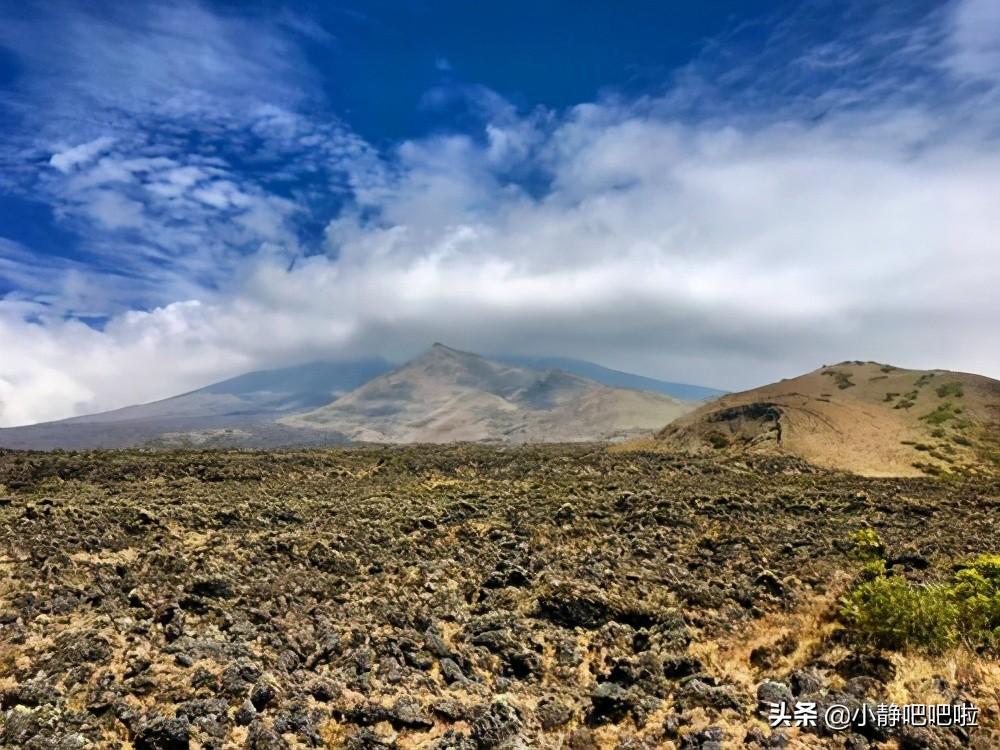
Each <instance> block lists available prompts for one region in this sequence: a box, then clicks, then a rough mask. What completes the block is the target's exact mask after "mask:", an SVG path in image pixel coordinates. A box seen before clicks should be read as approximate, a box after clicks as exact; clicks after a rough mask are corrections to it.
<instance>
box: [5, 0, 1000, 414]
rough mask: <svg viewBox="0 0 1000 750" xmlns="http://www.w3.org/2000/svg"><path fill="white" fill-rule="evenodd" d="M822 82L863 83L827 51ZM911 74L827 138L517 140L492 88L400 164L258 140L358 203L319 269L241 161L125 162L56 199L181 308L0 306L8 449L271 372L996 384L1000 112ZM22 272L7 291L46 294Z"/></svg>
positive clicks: (555, 132) (723, 118) (746, 119)
mask: <svg viewBox="0 0 1000 750" xmlns="http://www.w3.org/2000/svg"><path fill="white" fill-rule="evenodd" d="M975 2H976V0H967V3H969V4H974V3H975ZM963 7H964V6H963ZM959 10H961V9H960V8H957V6H956V12H958V11H959ZM936 22H938V21H936ZM947 28H948V29H951V27H947ZM958 33H959V32H957V31H947V34H946V36H945V37H944V38H943V40H938V41H935V42H933V45H934V46H928V45H931V42H928V41H926V40H927V39H936V38H937V37H935V35H934V34H929V33H928V29H927V28H924V27H921V28H918V29H914V30H913V32H912V36H913V38H915V39H917V40H918V41H912V39H911V41H912V44H913V45H916V46H919V47H920V48H921V49H923V50H924V52H929V51H933V52H935V53H936V56H931V59H930V62H929V67H933V66H935V65H936V64H937V62H936V61H937V60H939V59H947V56H948V55H950V54H952V52H951V51H952V50H953V49H955V45H956V44H957V43H958V42H957V41H956V39H957V37H956V36H955V35H956V34H958ZM963 44H965V45H966V47H965V48H966V49H968V48H969V47H968V43H967V42H963ZM796 59H802V60H804V59H807V56H806V55H805V54H804V53H803V54H801V55H799V56H798V57H797V58H796ZM815 60H818V61H820V62H822V63H823V67H824V68H831V67H832V68H838V69H839V68H841V67H849V66H850V65H852V64H853V63H852V61H851V59H850V58H849V56H844V55H842V54H840V53H838V52H836V51H835V50H834V49H833V48H832V47H826V48H824V49H823V50H821V51H819V52H818V53H817V56H816V57H815ZM817 64H819V63H814V64H813V65H812V67H816V65H817ZM805 67H809V66H805ZM904 69H905V70H904ZM953 70H954V73H953V74H954V75H965V74H963V73H962V72H961V71H962V70H963V69H962V68H960V67H955V68H953ZM898 71H903V72H898ZM689 72H690V71H689ZM904 73H905V76H907V77H906V78H900V79H897V83H898V84H899V85H898V86H895V87H892V86H889V83H890V82H888V81H885V80H881V81H878V82H877V83H876V82H874V81H873V82H872V84H871V88H870V92H871V91H877V92H878V95H877V96H873V95H871V93H869V95H868V97H867V99H866V101H867V106H865V107H858V106H857V96H858V94H859V92H861V91H862V90H863V89H864V86H863V85H862V84H860V83H859V84H858V85H856V86H853V87H852V90H851V91H850V92H848V93H845V94H842V95H840V94H830V93H829V91H828V90H826V89H824V90H823V91H821V92H818V93H817V97H816V99H822V100H823V102H824V106H825V108H826V109H825V112H824V115H823V116H822V117H817V116H815V113H814V112H806V111H804V110H803V108H802V104H801V98H800V96H799V95H798V93H796V94H795V95H794V96H792V97H790V98H789V100H788V101H786V102H784V103H782V104H781V105H780V106H775V107H771V106H770V105H771V104H773V101H771V100H769V107H768V110H769V111H766V112H764V111H747V110H746V109H743V108H741V109H739V110H738V111H732V112H726V111H725V109H724V108H723V107H721V106H720V107H719V108H718V109H716V111H715V112H713V113H712V115H711V116H703V117H691V116H690V114H691V112H690V108H689V107H688V106H687V104H686V102H690V101H692V100H693V99H697V98H702V99H709V98H713V97H718V96H719V95H720V94H719V91H718V90H716V89H714V88H713V87H712V86H710V85H708V84H706V83H705V81H704V77H703V76H698V75H693V76H686V77H685V78H684V80H679V81H676V82H674V84H673V86H672V87H671V88H670V89H669V90H667V91H665V92H664V93H663V94H662V95H659V96H649V97H645V98H643V99H639V100H633V101H629V100H623V99H621V98H611V97H609V98H605V99H601V100H598V101H595V102H592V103H587V104H581V105H579V106H577V107H574V108H571V109H570V110H568V111H565V112H549V111H533V112H528V113H523V112H518V111H517V110H516V109H515V108H514V107H512V106H511V105H510V104H508V103H506V102H505V101H504V100H503V99H501V98H500V97H498V96H496V95H495V94H493V93H492V92H488V91H485V90H482V89H477V88H475V87H472V88H466V89H465V90H464V91H458V92H457V93H454V95H459V96H469V97H470V99H471V105H472V106H473V107H475V108H478V111H480V113H481V120H482V126H481V131H480V132H476V133H465V134H463V133H452V134H437V135H434V136H429V137H426V138H422V139H417V140H410V141H407V142H405V143H401V144H398V145H396V146H394V147H393V148H391V149H388V150H386V151H384V152H383V153H377V152H376V151H375V150H374V149H373V148H371V147H370V146H369V145H368V144H365V143H364V141H363V140H361V139H360V138H358V137H357V136H356V135H353V134H350V133H349V132H348V131H344V130H343V129H340V130H338V131H337V135H336V136H333V135H332V134H331V133H330V131H326V130H323V129H321V128H319V127H317V126H315V125H314V124H312V123H310V122H309V121H308V120H303V119H302V118H301V117H300V116H298V115H295V114H294V113H293V112H289V113H288V115H287V117H286V116H285V115H281V114H278V113H276V112H274V111H271V112H270V113H269V114H268V115H267V117H266V118H265V120H263V121H262V120H260V119H259V118H256V117H255V118H253V119H252V120H250V121H248V124H247V127H257V128H262V132H268V133H272V134H274V133H278V134H281V135H280V136H274V138H275V140H273V141H271V143H272V145H273V146H274V148H275V149H281V148H286V146H285V145H282V144H287V143H288V142H289V141H290V140H295V141H296V143H298V144H300V145H301V144H303V143H304V144H306V147H307V148H309V149H310V150H312V151H314V152H315V153H314V154H313V157H314V158H315V156H316V153H318V154H320V155H321V156H322V158H324V159H329V160H331V161H333V162H335V163H336V164H337V165H339V166H338V169H340V170H341V173H342V174H343V175H344V176H345V177H344V182H342V183H336V184H335V185H334V184H332V183H330V184H328V183H324V186H323V187H322V188H321V187H320V186H319V185H317V184H313V185H312V186H311V188H310V189H311V190H317V191H318V190H321V189H324V190H342V191H344V192H343V200H342V201H341V204H340V205H339V206H338V207H337V208H336V209H335V210H333V211H331V213H330V216H329V217H328V220H327V222H326V231H325V233H324V237H323V238H322V240H321V241H319V242H318V243H317V244H315V245H313V246H309V245H308V243H307V242H305V241H304V240H303V238H302V235H301V233H300V232H298V231H297V228H296V224H295V221H296V218H297V217H298V216H299V215H301V214H302V213H304V212H308V211H310V206H309V200H310V198H311V196H312V195H314V194H313V193H310V195H307V196H299V197H297V198H292V197H285V196H280V195H277V194H275V193H274V192H272V191H271V190H269V189H268V187H267V186H266V185H262V184H259V183H255V182H253V181H250V180H248V179H247V178H246V177H245V176H244V175H241V174H240V173H238V172H237V171H236V170H234V169H232V168H231V167H230V165H228V164H227V163H226V161H225V159H216V160H208V159H207V158H204V155H201V156H199V158H197V159H195V158H193V157H192V156H191V155H190V154H188V155H187V156H186V157H183V158H182V155H177V154H171V155H164V154H159V155H150V154H148V153H146V154H143V155H138V154H132V153H128V152H127V149H125V148H123V147H122V146H121V145H120V144H116V145H115V149H114V150H113V151H110V152H108V151H106V152H105V153H104V154H103V156H102V157H101V159H98V158H97V157H98V156H99V155H100V154H98V153H95V154H93V155H92V156H90V157H89V159H88V160H87V162H86V164H81V167H80V168H78V169H76V170H74V171H73V175H72V177H73V178H80V177H81V176H84V175H87V174H90V173H91V172H97V171H98V170H101V171H100V174H97V175H93V176H92V178H91V180H90V182H88V183H87V184H85V185H83V186H79V185H78V186H76V187H73V188H70V187H69V186H68V183H60V185H61V186H62V187H60V188H59V190H61V191H63V192H59V193H58V195H60V196H62V198H61V199H62V200H64V201H65V202H66V205H67V206H71V205H76V204H75V203H74V202H80V205H81V209H80V210H81V211H85V212H90V215H91V216H92V218H94V219H95V220H96V221H98V222H104V224H107V221H106V220H107V219H110V220H111V222H115V221H117V222H118V226H117V227H113V226H109V227H108V228H109V229H118V230H122V231H124V230H127V229H130V228H135V226H136V225H135V222H139V223H140V225H141V229H142V232H143V233H145V232H151V233H154V234H155V235H156V242H155V247H151V248H147V249H145V250H142V249H137V250H136V252H137V253H139V254H142V253H147V254H148V261H149V262H148V264H147V263H139V264H137V265H136V264H129V263H126V265H125V268H126V269H127V270H128V272H129V273H130V274H134V275H135V277H136V278H144V274H145V273H146V271H147V270H148V269H149V268H150V267H152V266H158V267H161V268H162V267H164V266H166V267H168V268H175V270H176V272H177V277H176V280H175V283H172V284H171V285H170V291H171V294H172V295H173V297H172V298H170V299H166V300H164V301H163V302H162V303H158V304H154V305H149V306H147V307H146V308H145V309H133V310H128V311H117V312H115V313H114V314H112V315H110V316H109V319H108V320H107V322H106V323H105V325H104V326H103V328H101V329H100V330H96V329H94V328H92V327H89V326H86V325H84V324H83V323H81V322H79V321H78V320H77V319H75V317H74V316H73V315H72V314H66V310H65V309H64V308H59V307H54V306H53V305H52V300H51V299H48V300H45V301H44V303H43V302H40V301H39V300H40V298H41V296H42V295H41V290H39V289H38V288H37V287H38V284H36V285H35V289H34V292H33V293H31V294H23V293H22V294H21V295H20V296H18V297H17V298H14V297H13V296H9V297H8V298H7V299H5V300H4V301H2V302H0V351H4V352H17V353H18V356H17V357H16V358H13V359H10V358H5V359H4V360H3V362H2V363H0V401H3V402H4V404H5V408H4V411H3V412H2V413H0V424H18V423H25V422H31V421H37V420H41V419H50V418H54V417H60V416H69V415H71V414H74V413H80V412H83V411H93V410H96V409H105V408H112V407H115V406H121V405H124V404H127V403H134V402H138V401H144V400H150V399H153V398H158V397H164V396H167V395H171V394H173V393H176V392H180V391H183V390H186V389H189V388H193V387H196V386H198V385H201V384H204V383H206V382H209V381H211V380H213V379H216V378H221V377H225V376H229V375H233V374H237V373H239V372H242V371H245V370H247V369H251V368H254V367H262V366H274V365H277V364H282V363H293V362H302V361H307V360H309V359H316V358H346V357H354V356H365V355H370V354H381V355H384V356H388V357H390V358H396V359H401V358H405V357H407V356H410V355H412V354H414V353H416V352H417V351H418V350H420V349H421V348H423V347H425V346H427V345H429V343H430V342H432V341H434V340H442V341H445V342H448V343H450V344H452V345H454V346H459V347H465V348H469V349H472V350H476V351H481V352H486V353H489V352H497V353H500V352H515V351H517V352H522V353H544V354H565V355H570V356H579V357H584V358H589V359H593V360H597V361H600V362H602V363H605V364H609V365H612V366H618V367H622V368H626V369H628V368H631V369H633V370H637V371H641V372H645V373H648V374H652V375H659V376H662V377H668V378H672V379H677V380H687V381H690V382H698V383H703V384H706V385H715V386H720V387H728V388H743V387H748V386H752V385H755V384H758V383H762V382H767V381H771V380H774V379H777V378H779V377H784V376H791V375H795V374H798V373H800V372H802V371H804V370H807V369H812V368H814V367H817V366H819V365H820V364H823V363H824V362H831V361H837V360H842V359H855V358H863V359H877V360H881V361H889V362H892V363H895V364H899V365H903V366H914V367H950V368H953V369H964V370H971V371H976V372H982V373H986V374H991V375H994V376H996V375H997V374H998V373H1000V348H998V347H997V346H996V345H995V344H996V331H995V328H996V321H997V320H998V319H1000V303H998V302H997V297H996V294H995V290H996V289H997V288H1000V216H998V215H997V212H996V210H995V208H996V207H995V205H994V203H995V201H994V200H993V196H995V195H998V194H1000V143H998V142H997V140H996V137H995V135H993V134H992V133H991V132H990V130H989V129H988V128H984V127H982V123H983V122H985V121H987V120H989V119H990V118H991V117H992V118H995V117H996V116H997V115H998V114H1000V107H998V108H993V109H988V110H986V111H980V112H978V113H977V114H976V116H975V117H970V116H969V108H968V105H969V99H965V98H961V97H959V98H953V99H949V100H947V101H942V100H940V99H939V98H938V97H935V96H925V97H923V98H914V96H913V91H914V88H913V87H912V86H910V85H905V84H906V82H907V81H910V78H909V76H912V75H913V72H912V71H911V70H910V69H908V68H906V66H902V65H899V66H895V67H893V72H892V73H891V76H896V75H903V74H904ZM932 74H933V73H931V72H928V73H926V75H932ZM867 75H868V74H866V76H867ZM887 75H890V74H887ZM970 75H971V74H970ZM975 77H976V79H977V80H980V81H981V80H982V74H981V72H979V71H978V70H977V71H975ZM888 89H892V90H894V91H899V95H898V96H886V95H885V92H886V91H887V90H888ZM980 94H981V91H980V90H977V91H975V92H974V93H970V94H969V95H968V96H976V97H979V96H980ZM976 101H977V102H980V103H981V102H982V101H983V100H982V99H979V98H977V99H976ZM281 112H286V110H281ZM141 159H147V160H148V159H159V161H156V162H155V163H153V162H150V161H140V160H141ZM105 161H107V162H108V163H107V164H105V166H103V167H102V166H101V164H104V162H105ZM115 175H118V177H117V178H116V177H114V176H115ZM60 179H63V178H60ZM65 179H69V177H67V178H65ZM109 185H115V186H117V188H116V189H117V190H118V191H119V192H118V193H115V194H116V195H119V196H124V199H125V200H135V201H138V203H139V204H140V205H141V210H139V209H138V208H137V209H136V210H135V212H134V213H130V212H129V210H128V209H127V208H124V209H123V208H122V206H120V205H114V204H111V205H110V206H109V207H105V209H106V211H105V213H104V218H103V219H102V218H101V216H102V214H101V213H95V211H94V207H93V204H92V203H84V202H83V201H84V197H85V196H91V195H93V194H94V193H95V191H96V192H99V191H103V190H108V189H110V188H109V187H108V186H109ZM151 217H152V218H151ZM156 217H160V218H159V219H157V218H156ZM177 217H183V219H184V220H183V222H181V224H180V226H178V225H177ZM202 243H207V248H208V249H207V250H206V248H205V247H204V246H202ZM194 247H197V248H199V249H198V251H197V252H194V251H190V252H189V251H188V250H186V249H185V248H194ZM2 250H3V246H2V245H0V260H2V257H3V255H2ZM171 253H175V254H180V255H184V256H185V257H186V261H185V263H184V264H180V265H178V264H176V258H174V257H172V256H171V255H170V254H171ZM9 254H10V256H11V258H12V260H11V261H10V263H11V265H9V266H8V267H5V266H4V265H3V264H2V263H0V275H2V274H3V273H4V271H5V268H6V270H7V273H8V274H13V273H15V272H19V273H22V277H23V270H20V271H19V270H18V269H19V266H18V265H17V263H16V259H13V258H14V253H13V251H12V250H11V251H10V253H9ZM220 269H224V271H223V272H220ZM71 271H75V272H77V273H79V269H77V268H72V269H71V268H65V267H61V266H60V267H57V268H54V269H53V277H55V278H67V277H68V275H69V274H70V272H71ZM205 276H207V277H208V278H210V280H211V283H207V284H203V283H197V282H196V281H195V279H199V278H202V277H205ZM22 283H23V278H22ZM185 284H188V285H189V286H187V287H185ZM182 290H183V291H185V292H187V294H182V293H181V292H182ZM53 296H54V297H55V298H61V297H62V296H63V295H61V294H55V295H53ZM91 299H92V298H91Z"/></svg>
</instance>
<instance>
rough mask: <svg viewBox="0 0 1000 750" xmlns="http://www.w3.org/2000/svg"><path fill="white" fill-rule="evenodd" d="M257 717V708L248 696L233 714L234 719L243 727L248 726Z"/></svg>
mask: <svg viewBox="0 0 1000 750" xmlns="http://www.w3.org/2000/svg"><path fill="white" fill-rule="evenodd" d="M256 717H257V709H256V708H255V707H254V705H253V702H252V701H251V700H250V699H249V698H247V699H246V700H245V701H243V705H241V706H240V707H239V708H238V709H237V710H236V713H235V714H234V715H233V721H235V722H236V723H237V724H239V725H240V726H241V727H245V726H248V725H249V724H250V722H252V721H253V720H254V719H255V718H256Z"/></svg>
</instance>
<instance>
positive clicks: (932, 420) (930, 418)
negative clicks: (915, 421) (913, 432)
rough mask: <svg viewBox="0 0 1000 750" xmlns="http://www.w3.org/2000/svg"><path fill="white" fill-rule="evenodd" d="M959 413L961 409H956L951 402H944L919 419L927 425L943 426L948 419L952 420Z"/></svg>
mask: <svg viewBox="0 0 1000 750" xmlns="http://www.w3.org/2000/svg"><path fill="white" fill-rule="evenodd" d="M960 412H961V409H956V408H955V407H954V405H953V404H952V403H951V401H945V402H944V403H943V404H940V405H938V407H937V408H936V409H935V410H934V411H932V412H929V413H927V414H924V416H922V417H921V419H922V420H924V421H925V422H927V424H944V423H945V422H947V421H948V420H949V419H954V418H955V415H956V414H959V413H960Z"/></svg>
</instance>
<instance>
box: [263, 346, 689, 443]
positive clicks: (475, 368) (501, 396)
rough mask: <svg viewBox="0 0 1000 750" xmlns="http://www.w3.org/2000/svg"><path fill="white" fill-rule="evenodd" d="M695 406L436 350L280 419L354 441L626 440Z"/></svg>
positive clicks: (444, 348)
mask: <svg viewBox="0 0 1000 750" xmlns="http://www.w3.org/2000/svg"><path fill="white" fill-rule="evenodd" d="M691 408H692V407H691V405H689V404H685V403H682V402H680V401H678V400H676V399H673V398H671V397H669V396H665V395H663V394H660V393H649V392H643V391H636V390H628V389H623V388H611V387H609V386H606V385H603V384H601V383H597V382H595V381H593V380H588V379H587V378H582V377H580V376H578V375H574V374H572V373H568V372H565V371H563V370H558V369H548V370H533V369H530V368H527V367H517V366H514V365H508V364H504V363H502V362H497V361H493V360H488V359H485V358H483V357H480V356H478V355H476V354H471V353H468V352H462V351H458V350H455V349H451V348H449V347H447V346H444V345H442V344H435V345H434V346H433V347H432V348H431V349H430V350H429V351H428V352H426V353H425V354H423V355H421V356H420V357H417V358H416V359H414V360H412V361H411V362H409V363H407V364H406V365H404V366H402V367H400V368H398V369H396V370H393V371H392V372H389V373H386V374H384V375H380V376H379V377H377V378H375V379H374V380H372V381H370V382H368V383H366V384H365V385H363V386H361V387H360V388H358V389H356V390H354V391H352V392H351V393H349V394H347V395H346V396H344V397H342V398H340V399H338V400H337V401H334V402H333V403H331V404H329V405H327V406H323V407H320V408H319V409H315V410H313V411H310V412H306V413H304V414H297V415H291V416H288V417H284V418H282V419H280V420H278V421H279V423H280V424H282V425H285V426H287V427H299V428H306V429H310V430H334V431H336V432H337V433H339V434H342V435H344V436H346V437H348V438H349V439H351V440H358V441H373V442H402V443H410V442H435V443H441V442H451V441H458V440H463V441H472V440H486V441H493V440H503V441H511V442H562V441H584V440H605V439H615V438H621V437H625V436H627V435H630V434H635V433H637V432H641V431H648V430H650V429H654V428H655V427H659V426H660V425H661V424H662V423H663V421H664V420H666V421H670V420H672V419H675V418H676V417H678V416H680V415H681V414H683V413H685V412H687V411H689V410H690V409H691Z"/></svg>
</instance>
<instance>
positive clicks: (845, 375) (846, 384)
mask: <svg viewBox="0 0 1000 750" xmlns="http://www.w3.org/2000/svg"><path fill="white" fill-rule="evenodd" d="M823 374H824V375H829V376H830V377H832V378H833V382H834V383H836V385H837V387H838V388H840V389H841V390H844V389H845V388H850V387H851V386H853V385H854V382H853V381H852V380H851V373H849V372H844V371H843V370H834V369H832V368H831V369H827V370H823Z"/></svg>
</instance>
